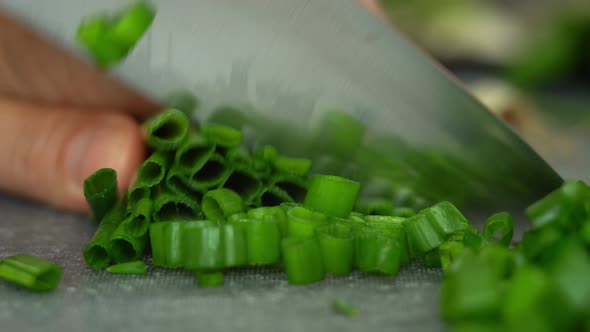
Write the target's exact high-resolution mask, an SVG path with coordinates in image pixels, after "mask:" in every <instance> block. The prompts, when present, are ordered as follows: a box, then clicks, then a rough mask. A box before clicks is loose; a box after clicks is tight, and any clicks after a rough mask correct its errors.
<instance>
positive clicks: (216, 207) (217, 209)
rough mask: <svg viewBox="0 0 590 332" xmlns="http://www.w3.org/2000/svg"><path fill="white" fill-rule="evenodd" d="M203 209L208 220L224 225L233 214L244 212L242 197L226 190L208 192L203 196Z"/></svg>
mask: <svg viewBox="0 0 590 332" xmlns="http://www.w3.org/2000/svg"><path fill="white" fill-rule="evenodd" d="M201 208H202V209H203V213H204V214H205V217H207V219H209V220H211V221H215V222H218V223H223V222H224V221H225V219H226V218H228V217H229V216H231V215H232V214H236V213H240V212H242V211H243V210H244V206H243V203H242V198H241V197H240V195H238V194H237V193H236V192H235V191H233V190H230V189H226V188H220V189H215V190H210V191H208V192H207V193H206V194H205V196H203V200H202V202H201Z"/></svg>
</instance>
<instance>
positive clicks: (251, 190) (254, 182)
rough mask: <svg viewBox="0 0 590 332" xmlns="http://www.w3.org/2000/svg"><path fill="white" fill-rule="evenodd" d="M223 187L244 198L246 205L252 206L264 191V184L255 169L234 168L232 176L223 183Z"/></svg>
mask: <svg viewBox="0 0 590 332" xmlns="http://www.w3.org/2000/svg"><path fill="white" fill-rule="evenodd" d="M223 187H224V188H227V189H231V190H233V191H235V192H236V193H238V195H240V196H241V197H242V200H243V201H244V202H245V204H250V203H252V202H254V201H255V200H256V197H258V195H260V193H261V191H262V190H263V182H262V179H261V177H260V175H259V174H258V173H257V172H255V171H254V170H253V169H251V168H249V167H244V166H234V168H233V170H232V172H231V174H230V175H229V177H228V178H227V180H225V182H224V183H223Z"/></svg>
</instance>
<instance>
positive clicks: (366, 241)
mask: <svg viewBox="0 0 590 332" xmlns="http://www.w3.org/2000/svg"><path fill="white" fill-rule="evenodd" d="M355 260H356V265H357V266H358V268H359V270H360V271H361V272H370V273H380V274H385V275H396V274H397V273H398V272H399V268H400V265H401V246H400V239H399V237H397V236H391V235H390V234H388V233H387V232H383V231H380V230H379V229H376V228H373V227H362V228H360V229H358V230H356V248H355Z"/></svg>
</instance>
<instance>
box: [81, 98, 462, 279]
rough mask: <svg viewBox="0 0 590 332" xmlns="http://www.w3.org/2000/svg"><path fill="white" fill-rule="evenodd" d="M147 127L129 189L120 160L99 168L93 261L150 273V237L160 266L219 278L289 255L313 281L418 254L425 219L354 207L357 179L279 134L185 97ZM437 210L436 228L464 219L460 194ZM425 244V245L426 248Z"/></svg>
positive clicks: (297, 271) (89, 191) (296, 274)
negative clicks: (319, 169) (121, 182)
mask: <svg viewBox="0 0 590 332" xmlns="http://www.w3.org/2000/svg"><path fill="white" fill-rule="evenodd" d="M144 128H145V130H146V133H147V135H146V137H147V143H148V146H149V147H150V149H151V155H150V156H149V157H148V158H147V159H146V160H145V161H144V162H143V164H142V165H141V166H140V168H139V171H138V175H137V180H136V183H135V184H134V185H133V186H132V187H131V188H130V189H129V191H128V192H127V194H126V195H125V196H124V197H117V191H116V188H117V179H116V173H115V172H114V170H112V169H101V170H98V171H97V172H96V173H94V174H92V175H91V176H90V177H89V178H88V179H87V180H86V182H85V186H84V189H85V190H84V192H85V195H86V197H87V200H88V203H89V205H90V207H91V210H92V213H93V215H94V216H95V217H96V218H97V219H99V220H100V224H99V226H98V229H97V231H96V233H95V235H94V237H93V238H92V240H91V242H90V243H89V244H88V246H87V247H86V248H85V250H84V258H85V260H86V262H87V264H88V265H89V266H90V267H91V268H93V269H102V268H105V267H107V266H109V265H110V264H111V263H113V262H115V263H118V264H116V265H113V266H110V267H109V268H108V269H107V271H109V272H114V273H124V272H125V271H128V272H129V273H138V272H141V273H144V272H146V268H145V264H143V263H141V262H139V261H138V260H140V259H141V258H142V257H144V254H146V253H147V251H146V248H151V257H152V260H153V264H154V265H155V266H159V267H164V268H184V269H187V270H190V271H195V272H196V275H197V280H198V281H199V283H200V284H202V285H203V286H211V285H210V284H209V283H213V284H215V285H219V284H220V283H221V281H222V280H223V279H222V277H223V274H221V271H223V270H224V269H226V268H231V267H238V266H252V265H256V266H261V265H268V266H274V267H282V268H284V269H285V272H286V273H287V278H288V280H289V282H290V283H293V284H307V283H311V282H315V281H319V280H321V279H323V278H324V276H325V275H326V274H333V275H345V274H349V273H351V272H352V271H353V269H355V268H357V269H358V270H360V271H363V272H372V273H381V274H386V275H395V274H397V272H398V271H399V268H400V265H405V264H409V263H410V259H411V257H412V255H411V253H410V249H411V247H410V245H408V237H407V236H406V229H409V232H410V233H411V234H413V233H412V232H421V231H423V230H422V229H420V230H418V231H412V230H411V229H410V228H408V227H407V225H406V223H407V220H406V219H405V218H403V217H398V216H393V212H394V210H393V209H392V210H391V211H390V212H391V213H390V214H389V215H383V216H376V215H364V214H361V213H359V212H356V211H353V210H354V209H356V210H358V205H357V204H356V203H357V196H358V194H359V191H360V184H359V183H358V182H355V181H351V180H347V179H344V178H342V177H338V176H330V175H315V176H313V177H311V178H308V173H309V171H310V169H311V161H310V160H308V159H302V158H290V157H286V156H282V155H280V154H279V153H278V151H276V149H274V148H272V147H270V146H265V147H263V148H261V149H257V150H255V151H251V150H250V149H248V148H247V147H245V146H244V145H243V144H241V140H242V134H241V132H240V131H238V130H235V129H233V128H231V127H225V126H220V125H215V124H205V125H203V126H201V127H200V128H199V130H197V129H196V128H193V127H191V125H190V122H189V119H188V117H187V116H186V114H184V113H182V112H180V111H177V110H175V109H168V110H165V111H164V112H162V113H160V114H159V115H157V116H156V117H154V118H152V119H150V120H148V121H147V122H146V123H145V124H144ZM355 205H357V206H356V208H355ZM405 211H406V213H407V212H408V209H407V208H405ZM437 211H438V212H437ZM409 212H411V211H409ZM437 213H439V214H440V213H442V214H445V215H452V216H453V218H455V217H456V219H449V220H447V219H443V218H437V216H436V215H437ZM427 214H428V215H429V218H430V219H432V221H431V223H432V225H433V227H438V228H437V230H435V231H433V232H434V233H433V234H434V236H437V239H438V238H439V237H440V238H446V237H447V235H448V234H447V233H449V232H450V231H448V230H449V229H451V230H454V229H455V228H462V227H464V225H466V221H465V218H464V217H463V216H462V215H461V214H460V213H459V212H458V211H457V209H455V208H454V206H452V205H451V204H450V203H442V204H439V205H437V206H434V207H432V208H430V209H427V210H425V211H424V215H427ZM421 215H422V214H421ZM430 215H431V216H430ZM430 219H429V220H430ZM408 220H411V219H408ZM408 225H410V224H408ZM429 225H430V224H429ZM439 229H440V232H439ZM416 236H417V237H419V236H418V235H416ZM148 242H149V245H148ZM427 249H428V248H427ZM426 251H430V250H426V249H424V248H423V246H421V247H420V251H419V252H418V253H417V254H416V257H421V255H422V254H423V252H426ZM431 256H433V255H431ZM437 257H438V256H436V257H435V256H433V259H436V258H437ZM220 280H221V281H220Z"/></svg>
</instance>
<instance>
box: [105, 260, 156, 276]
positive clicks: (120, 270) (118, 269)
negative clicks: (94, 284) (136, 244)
mask: <svg viewBox="0 0 590 332" xmlns="http://www.w3.org/2000/svg"><path fill="white" fill-rule="evenodd" d="M107 272H109V273H116V274H146V273H147V266H146V265H145V263H144V262H143V261H133V262H127V263H119V264H115V265H111V266H109V267H107Z"/></svg>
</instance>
